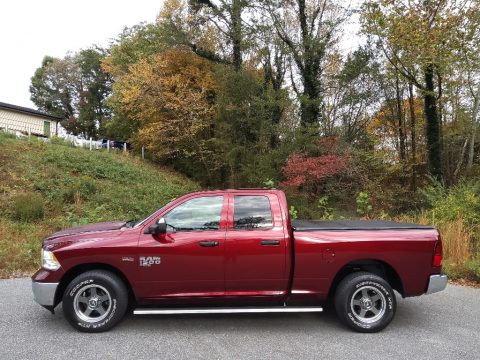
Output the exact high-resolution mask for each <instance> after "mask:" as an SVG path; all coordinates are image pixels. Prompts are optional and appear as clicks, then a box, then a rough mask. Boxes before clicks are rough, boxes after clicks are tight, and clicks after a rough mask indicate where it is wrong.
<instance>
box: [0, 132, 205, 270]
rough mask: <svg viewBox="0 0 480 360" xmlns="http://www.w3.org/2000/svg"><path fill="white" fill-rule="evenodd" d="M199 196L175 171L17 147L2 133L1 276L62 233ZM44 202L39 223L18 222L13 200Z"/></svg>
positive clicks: (27, 264) (26, 265)
mask: <svg viewBox="0 0 480 360" xmlns="http://www.w3.org/2000/svg"><path fill="white" fill-rule="evenodd" d="M196 189H198V185H197V184H195V183H194V182H192V181H190V180H188V179H187V178H186V177H184V176H182V175H179V174H178V173H175V172H174V171H172V170H170V169H167V168H162V167H159V166H156V165H154V164H152V163H149V162H148V161H141V160H140V159H138V158H133V157H130V156H128V155H124V154H123V153H121V152H118V153H113V152H110V153H107V152H106V151H99V150H97V151H89V150H87V149H79V148H73V147H70V146H68V145H67V144H61V143H60V144H45V143H43V142H41V141H38V140H36V139H32V140H30V141H28V140H16V139H14V138H12V137H11V136H7V135H4V134H0V277H8V276H15V275H22V274H25V273H29V272H31V271H33V270H35V268H37V267H38V263H39V256H40V255H39V254H40V243H41V240H42V239H43V238H44V237H45V236H48V234H50V233H52V232H54V231H56V230H59V229H61V228H65V227H69V226H75V225H81V224H86V223H91V222H99V221H108V220H116V219H125V220H129V219H141V218H143V217H145V216H147V215H148V214H150V213H152V212H153V211H155V210H156V209H158V208H159V207H161V206H162V205H164V204H165V203H167V202H168V201H170V200H172V199H174V198H176V197H178V196H179V195H182V194H184V193H187V192H190V191H194V190H196ZM32 192H33V193H35V194H38V196H40V197H41V198H43V201H44V208H45V214H44V218H43V219H40V220H36V221H31V222H25V221H19V220H16V219H17V218H18V217H17V216H15V214H16V211H15V210H16V209H15V208H14V201H13V200H14V199H15V198H17V197H18V196H19V195H20V194H24V193H32Z"/></svg>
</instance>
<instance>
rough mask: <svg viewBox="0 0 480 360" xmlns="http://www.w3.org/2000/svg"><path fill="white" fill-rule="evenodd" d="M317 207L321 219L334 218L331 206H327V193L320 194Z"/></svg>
mask: <svg viewBox="0 0 480 360" xmlns="http://www.w3.org/2000/svg"><path fill="white" fill-rule="evenodd" d="M317 207H318V208H319V209H320V211H321V212H322V217H321V219H322V220H332V219H333V218H334V215H333V208H331V207H330V206H329V199H328V196H327V195H325V196H322V197H320V198H319V199H318V205H317Z"/></svg>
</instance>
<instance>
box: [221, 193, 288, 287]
mask: <svg viewBox="0 0 480 360" xmlns="http://www.w3.org/2000/svg"><path fill="white" fill-rule="evenodd" d="M228 213H229V215H228V226H227V234H226V246H225V286H226V295H229V296H242V295H250V296H277V295H283V294H285V292H286V290H287V282H288V280H287V274H286V254H287V244H286V234H285V231H284V227H283V221H282V218H281V215H280V214H281V211H280V206H279V203H278V199H277V198H276V195H274V194H266V195H259V194H258V193H252V195H249V194H248V193H245V192H242V193H238V194H235V193H232V194H230V202H229V212H228Z"/></svg>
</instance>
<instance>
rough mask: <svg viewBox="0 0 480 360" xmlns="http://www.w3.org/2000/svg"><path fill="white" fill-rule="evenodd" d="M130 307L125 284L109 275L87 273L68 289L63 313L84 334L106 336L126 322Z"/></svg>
mask: <svg viewBox="0 0 480 360" xmlns="http://www.w3.org/2000/svg"><path fill="white" fill-rule="evenodd" d="M127 305H128V292H127V289H126V287H125V284H124V283H123V282H122V280H121V279H120V278H119V277H118V276H116V275H115V274H113V273H111V272H109V271H103V270H94V271H87V272H85V273H83V274H81V275H79V276H77V277H76V278H75V279H73V280H72V282H71V283H70V284H69V285H68V286H67V289H66V290H65V293H64V294H63V312H64V314H65V317H66V318H67V320H68V322H69V323H70V324H71V325H72V326H73V327H74V328H76V329H78V330H80V331H84V332H102V331H106V330H109V329H111V328H112V327H113V326H115V325H116V324H117V323H119V322H120V320H122V318H123V316H124V315H125V312H126V310H127Z"/></svg>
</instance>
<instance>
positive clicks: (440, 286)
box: [426, 274, 448, 294]
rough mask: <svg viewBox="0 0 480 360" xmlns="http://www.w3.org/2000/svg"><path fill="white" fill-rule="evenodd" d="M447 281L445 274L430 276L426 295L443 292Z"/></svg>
mask: <svg viewBox="0 0 480 360" xmlns="http://www.w3.org/2000/svg"><path fill="white" fill-rule="evenodd" d="M447 281H448V277H447V275H445V274H440V275H430V280H429V281H428V289H427V292H426V294H433V293H436V292H439V291H443V290H445V288H446V287H447Z"/></svg>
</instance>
